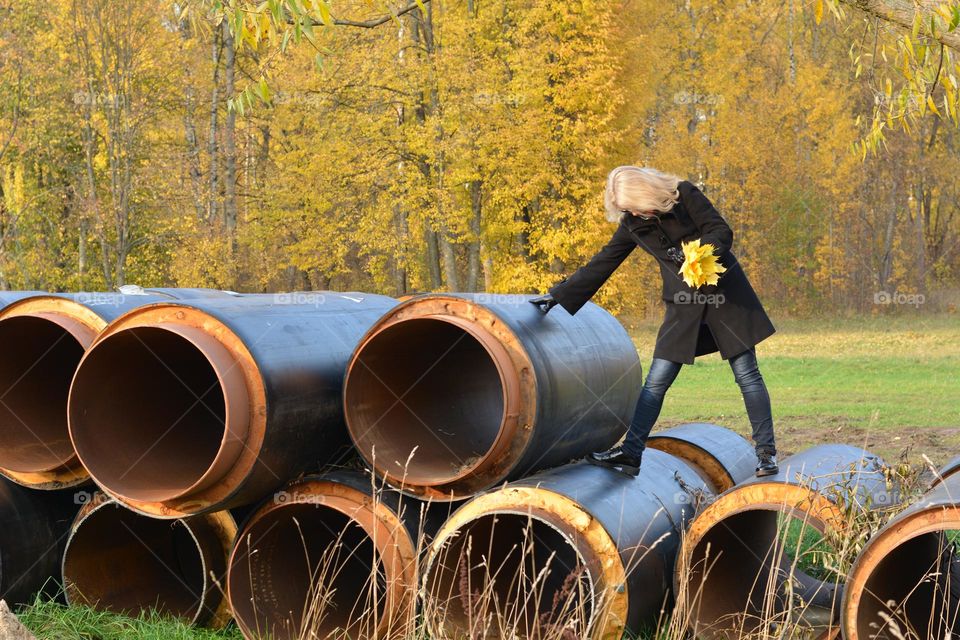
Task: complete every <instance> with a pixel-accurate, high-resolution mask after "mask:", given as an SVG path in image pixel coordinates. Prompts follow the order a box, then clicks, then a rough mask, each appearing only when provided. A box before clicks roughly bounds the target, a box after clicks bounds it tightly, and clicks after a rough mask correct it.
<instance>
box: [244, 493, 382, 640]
mask: <svg viewBox="0 0 960 640" xmlns="http://www.w3.org/2000/svg"><path fill="white" fill-rule="evenodd" d="M229 590H230V601H231V603H232V606H233V611H234V616H235V618H236V620H237V622H238V624H239V625H240V628H241V630H242V631H243V633H244V636H245V637H247V638H260V637H263V636H269V637H271V638H274V639H275V640H283V639H285V638H289V639H291V640H292V639H295V638H300V637H304V636H303V635H302V634H304V633H305V632H306V631H307V630H310V631H311V632H312V633H313V634H315V635H309V636H306V637H316V638H326V637H334V636H333V635H332V634H335V633H337V632H338V631H339V632H341V633H344V634H346V635H344V636H342V637H370V634H365V633H364V632H367V631H369V629H368V628H367V625H369V624H370V621H371V620H375V619H381V618H383V616H384V611H385V606H386V597H385V596H386V591H387V576H386V574H385V568H384V565H383V563H382V562H381V561H380V557H379V553H378V552H377V550H376V548H375V546H374V542H373V540H372V539H371V537H370V535H369V534H368V533H367V531H366V530H365V529H364V528H363V527H362V526H361V525H360V524H359V523H358V521H357V520H355V519H353V518H351V517H350V516H348V515H347V514H345V513H342V512H341V511H339V510H336V509H331V508H328V507H324V506H322V505H319V504H310V503H298V504H290V505H287V506H285V507H284V508H283V509H276V510H273V511H270V512H268V513H266V514H264V515H263V516H261V517H257V518H254V520H253V521H252V522H251V523H250V524H249V525H248V526H247V527H246V528H245V529H244V531H243V533H242V534H241V536H240V538H239V540H238V543H237V546H236V549H235V550H234V553H233V557H232V559H231V562H230V576H229ZM374 608H375V609H376V613H374V612H373V609H374ZM358 634H360V635H358ZM336 637H340V636H336Z"/></svg>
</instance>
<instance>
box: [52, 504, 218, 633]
mask: <svg viewBox="0 0 960 640" xmlns="http://www.w3.org/2000/svg"><path fill="white" fill-rule="evenodd" d="M89 507H93V508H89ZM235 534H236V525H235V524H234V522H233V519H232V518H231V517H230V515H229V514H228V513H227V512H220V513H217V514H210V515H206V516H198V517H196V518H191V519H188V520H158V519H154V518H149V517H146V516H143V515H140V514H137V513H136V512H133V511H130V510H128V509H126V508H123V507H121V506H120V505H118V504H117V503H115V502H112V501H104V502H101V503H100V504H91V505H88V506H87V507H85V508H84V509H83V510H82V511H81V513H80V515H79V516H78V518H77V521H76V522H75V524H74V527H73V531H72V532H71V535H70V537H69V539H68V542H67V548H66V551H65V553H64V557H63V580H64V586H65V593H66V597H67V601H68V603H70V604H85V605H88V606H91V607H94V608H97V609H100V610H106V611H112V612H116V613H125V614H131V613H134V614H136V613H139V612H140V611H145V610H156V611H157V612H159V613H161V614H164V615H170V616H173V617H176V618H180V619H182V620H184V621H185V622H187V623H192V624H201V625H207V626H212V627H221V626H224V625H225V624H226V622H227V621H228V620H229V614H228V613H227V611H228V610H227V607H226V598H225V596H224V595H223V592H222V588H223V587H222V584H217V582H221V583H222V580H223V579H224V577H225V576H226V566H227V557H228V555H229V550H230V548H231V546H232V542H233V539H234V536H235Z"/></svg>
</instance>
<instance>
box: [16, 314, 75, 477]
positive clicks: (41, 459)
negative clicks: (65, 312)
mask: <svg viewBox="0 0 960 640" xmlns="http://www.w3.org/2000/svg"><path fill="white" fill-rule="evenodd" d="M0 344H3V355H2V357H0V441H2V442H3V447H0V468H4V469H9V470H11V471H17V472H26V473H38V472H42V471H51V470H54V469H57V468H58V467H61V466H63V465H65V464H66V463H68V462H69V461H70V460H71V459H72V458H73V457H74V451H73V444H72V443H71V442H70V434H69V431H68V428H67V397H68V395H69V392H70V381H71V380H72V379H73V374H74V372H75V371H76V369H77V365H78V364H79V363H80V359H81V358H82V357H83V351H84V346H83V345H82V344H80V342H79V341H78V340H77V338H76V337H74V336H73V335H72V334H71V333H70V332H69V331H67V330H66V329H65V328H64V327H62V326H60V325H58V324H57V323H55V322H51V321H50V320H48V319H46V318H41V317H31V316H14V317H10V318H6V319H4V320H3V321H2V322H0Z"/></svg>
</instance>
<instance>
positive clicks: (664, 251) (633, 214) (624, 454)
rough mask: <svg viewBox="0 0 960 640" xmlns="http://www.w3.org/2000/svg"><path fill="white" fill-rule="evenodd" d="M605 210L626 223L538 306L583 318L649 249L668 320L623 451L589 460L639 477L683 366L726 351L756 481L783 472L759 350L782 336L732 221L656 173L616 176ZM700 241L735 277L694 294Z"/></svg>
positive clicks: (629, 170) (693, 190)
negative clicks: (744, 262)
mask: <svg viewBox="0 0 960 640" xmlns="http://www.w3.org/2000/svg"><path fill="white" fill-rule="evenodd" d="M604 202H605V207H606V213H607V219H608V220H609V221H611V222H617V223H618V225H617V230H616V231H615V232H614V234H613V237H612V238H611V239H610V242H608V243H607V244H606V246H604V247H603V248H602V249H601V250H600V251H599V253H597V255H595V256H594V257H593V258H592V259H591V260H590V262H588V263H587V264H586V265H584V266H583V267H581V268H579V269H578V270H577V271H576V272H575V273H574V274H573V275H571V276H570V277H568V278H564V279H563V280H562V281H561V282H559V283H557V284H556V285H554V286H553V287H551V288H550V292H549V293H548V294H546V295H543V296H540V297H537V298H534V299H532V300H530V302H531V303H533V304H534V305H536V306H537V307H538V308H539V309H540V310H541V311H542V312H544V313H547V312H548V311H550V309H551V308H553V307H554V306H555V305H557V304H559V305H560V306H561V307H563V308H564V309H565V310H566V311H567V312H568V313H570V314H575V313H576V312H577V310H579V309H580V307H582V306H583V305H584V304H586V303H587V301H588V300H590V298H592V297H593V295H594V294H595V293H596V292H597V289H599V288H600V286H601V285H602V284H603V283H604V282H606V280H607V278H609V277H610V275H611V274H612V273H613V272H614V271H615V270H616V269H617V267H619V266H620V264H621V263H622V262H623V261H624V260H625V259H626V257H627V256H628V255H630V252H632V251H633V249H634V248H635V247H636V246H637V245H640V246H641V247H642V248H643V249H644V250H645V251H646V252H647V253H649V254H650V255H652V256H653V257H654V258H656V260H657V263H658V264H659V265H660V275H661V277H662V278H663V302H664V306H665V307H666V312H665V314H664V319H663V324H662V325H661V326H660V331H659V333H658V334H657V341H656V346H655V348H654V351H653V362H652V363H651V365H650V369H649V370H648V371H647V377H646V380H645V381H644V385H643V389H642V390H641V392H640V399H639V400H638V401H637V407H636V410H635V412H634V416H633V420H632V421H631V424H630V428H629V430H628V431H627V435H626V438H625V439H624V441H623V443H622V444H621V445H620V446H617V447H614V448H613V449H610V450H609V451H604V452H597V453H592V454H590V455H589V456H587V460H588V461H589V462H591V463H593V464H597V465H600V466H604V467H608V468H611V469H615V470H617V471H620V472H622V473H626V474H628V475H634V476H635V475H637V474H638V473H639V471H640V462H641V458H642V455H643V450H644V447H645V443H646V440H647V436H648V435H649V434H650V430H651V429H652V428H653V425H654V423H655V422H656V421H657V418H658V417H659V415H660V408H661V407H662V406H663V398H664V395H665V394H666V392H667V389H669V388H670V385H671V384H672V383H673V381H674V380H675V379H676V377H677V374H678V373H679V372H680V368H681V366H682V365H683V364H693V361H694V358H695V357H696V356H700V355H704V354H707V353H714V352H716V351H719V352H720V356H721V357H722V358H723V359H724V360H727V361H729V362H730V367H731V369H733V375H734V378H735V380H736V381H737V384H738V385H739V386H740V391H741V393H742V394H743V401H744V404H745V405H746V409H747V416H748V417H749V418H750V424H751V426H752V428H753V440H754V445H755V448H756V452H757V469H756V475H757V476H768V475H774V474H776V473H778V472H779V470H778V468H777V459H776V445H775V442H774V433H773V418H772V416H771V411H770V396H769V394H768V393H767V388H766V385H765V384H764V381H763V377H761V375H760V370H759V368H758V367H757V358H756V349H755V346H756V344H757V343H758V342H760V341H761V340H763V339H764V338H767V337H769V336H770V335H772V334H773V333H774V331H776V329H775V328H774V326H773V323H772V322H771V321H770V318H769V317H768V316H767V314H766V312H765V311H764V309H763V305H761V304H760V300H759V299H758V298H757V294H756V293H755V292H754V290H753V287H752V286H750V281H749V280H747V275H746V274H745V273H744V271H743V268H742V267H741V266H740V264H739V263H738V262H737V259H736V257H735V256H734V255H733V252H732V251H731V250H730V248H731V246H732V245H733V231H732V230H731V229H730V226H729V225H728V224H727V221H726V220H724V219H723V216H721V215H720V213H719V212H718V211H717V210H716V209H715V208H714V206H713V204H711V202H710V200H708V199H707V197H706V196H705V195H704V194H703V192H701V191H700V189H698V188H697V187H696V186H695V185H694V184H693V183H691V182H689V181H687V180H683V179H681V178H679V177H677V176H675V175H671V174H668V173H663V172H661V171H658V170H656V169H652V168H648V167H644V168H641V167H634V166H622V167H617V168H616V169H614V170H613V171H611V172H610V175H609V176H608V178H607V186H606V191H605V194H604ZM698 238H699V239H700V242H701V245H702V244H706V243H709V244H711V245H713V248H714V255H716V256H718V261H719V263H720V264H722V265H723V266H724V267H726V271H724V272H722V273H721V274H720V277H719V280H718V282H717V284H715V285H703V286H700V287H699V288H696V289H694V288H693V287H691V286H689V285H687V284H686V282H684V280H683V278H682V277H681V276H680V274H679V273H678V272H679V270H680V266H681V265H682V264H683V261H684V255H683V250H682V248H681V243H682V242H687V241H690V240H694V239H698Z"/></svg>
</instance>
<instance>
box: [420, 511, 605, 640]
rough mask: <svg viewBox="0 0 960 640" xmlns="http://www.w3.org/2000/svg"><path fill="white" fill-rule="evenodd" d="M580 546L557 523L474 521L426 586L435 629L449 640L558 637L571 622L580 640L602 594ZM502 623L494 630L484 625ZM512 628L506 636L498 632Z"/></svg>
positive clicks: (499, 517) (505, 517)
mask: <svg viewBox="0 0 960 640" xmlns="http://www.w3.org/2000/svg"><path fill="white" fill-rule="evenodd" d="M580 547H582V543H581V542H580V541H579V540H578V539H577V538H576V537H575V536H574V532H572V531H569V530H567V531H565V530H563V529H561V528H560V527H558V526H557V523H556V522H555V519H551V518H549V517H540V516H537V515H534V514H527V513H521V512H516V513H510V512H496V513H486V514H482V515H479V516H477V517H476V518H474V519H472V520H470V521H469V522H468V523H466V524H465V525H463V526H462V527H460V528H459V530H458V533H457V535H456V536H455V537H451V538H450V539H449V540H448V542H447V543H446V544H445V545H444V548H443V550H442V551H441V552H440V553H439V554H438V555H437V557H436V558H434V559H433V560H432V562H431V563H430V566H429V568H428V573H427V576H426V579H425V582H424V588H425V590H426V591H427V593H428V594H429V599H430V610H431V613H430V616H431V619H432V620H431V624H432V625H433V626H434V628H435V629H438V630H440V632H441V633H444V634H445V635H447V636H448V637H490V638H495V637H496V638H499V637H506V636H507V634H508V633H515V634H516V635H515V636H511V637H517V638H541V637H543V638H546V637H557V636H556V634H557V632H558V628H556V627H554V626H553V625H554V624H560V623H561V621H562V622H563V623H566V622H567V621H568V620H570V619H571V618H572V617H573V618H576V619H578V620H579V622H580V625H581V627H580V629H578V630H577V631H579V632H581V633H578V634H577V635H576V637H581V636H582V632H584V631H585V630H586V629H587V628H588V627H589V625H590V624H591V623H592V618H593V616H594V611H593V604H594V601H595V600H596V597H595V596H596V591H597V587H596V585H595V580H594V576H593V574H592V573H591V572H590V571H588V570H587V567H588V564H589V563H594V564H595V562H593V561H592V560H588V559H587V557H586V555H585V553H584V551H585V550H583V549H582V548H580ZM491 618H496V619H498V622H496V623H494V624H493V626H488V623H487V622H486V621H487V620H489V619H491ZM504 626H507V627H509V629H507V628H501V627H504Z"/></svg>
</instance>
